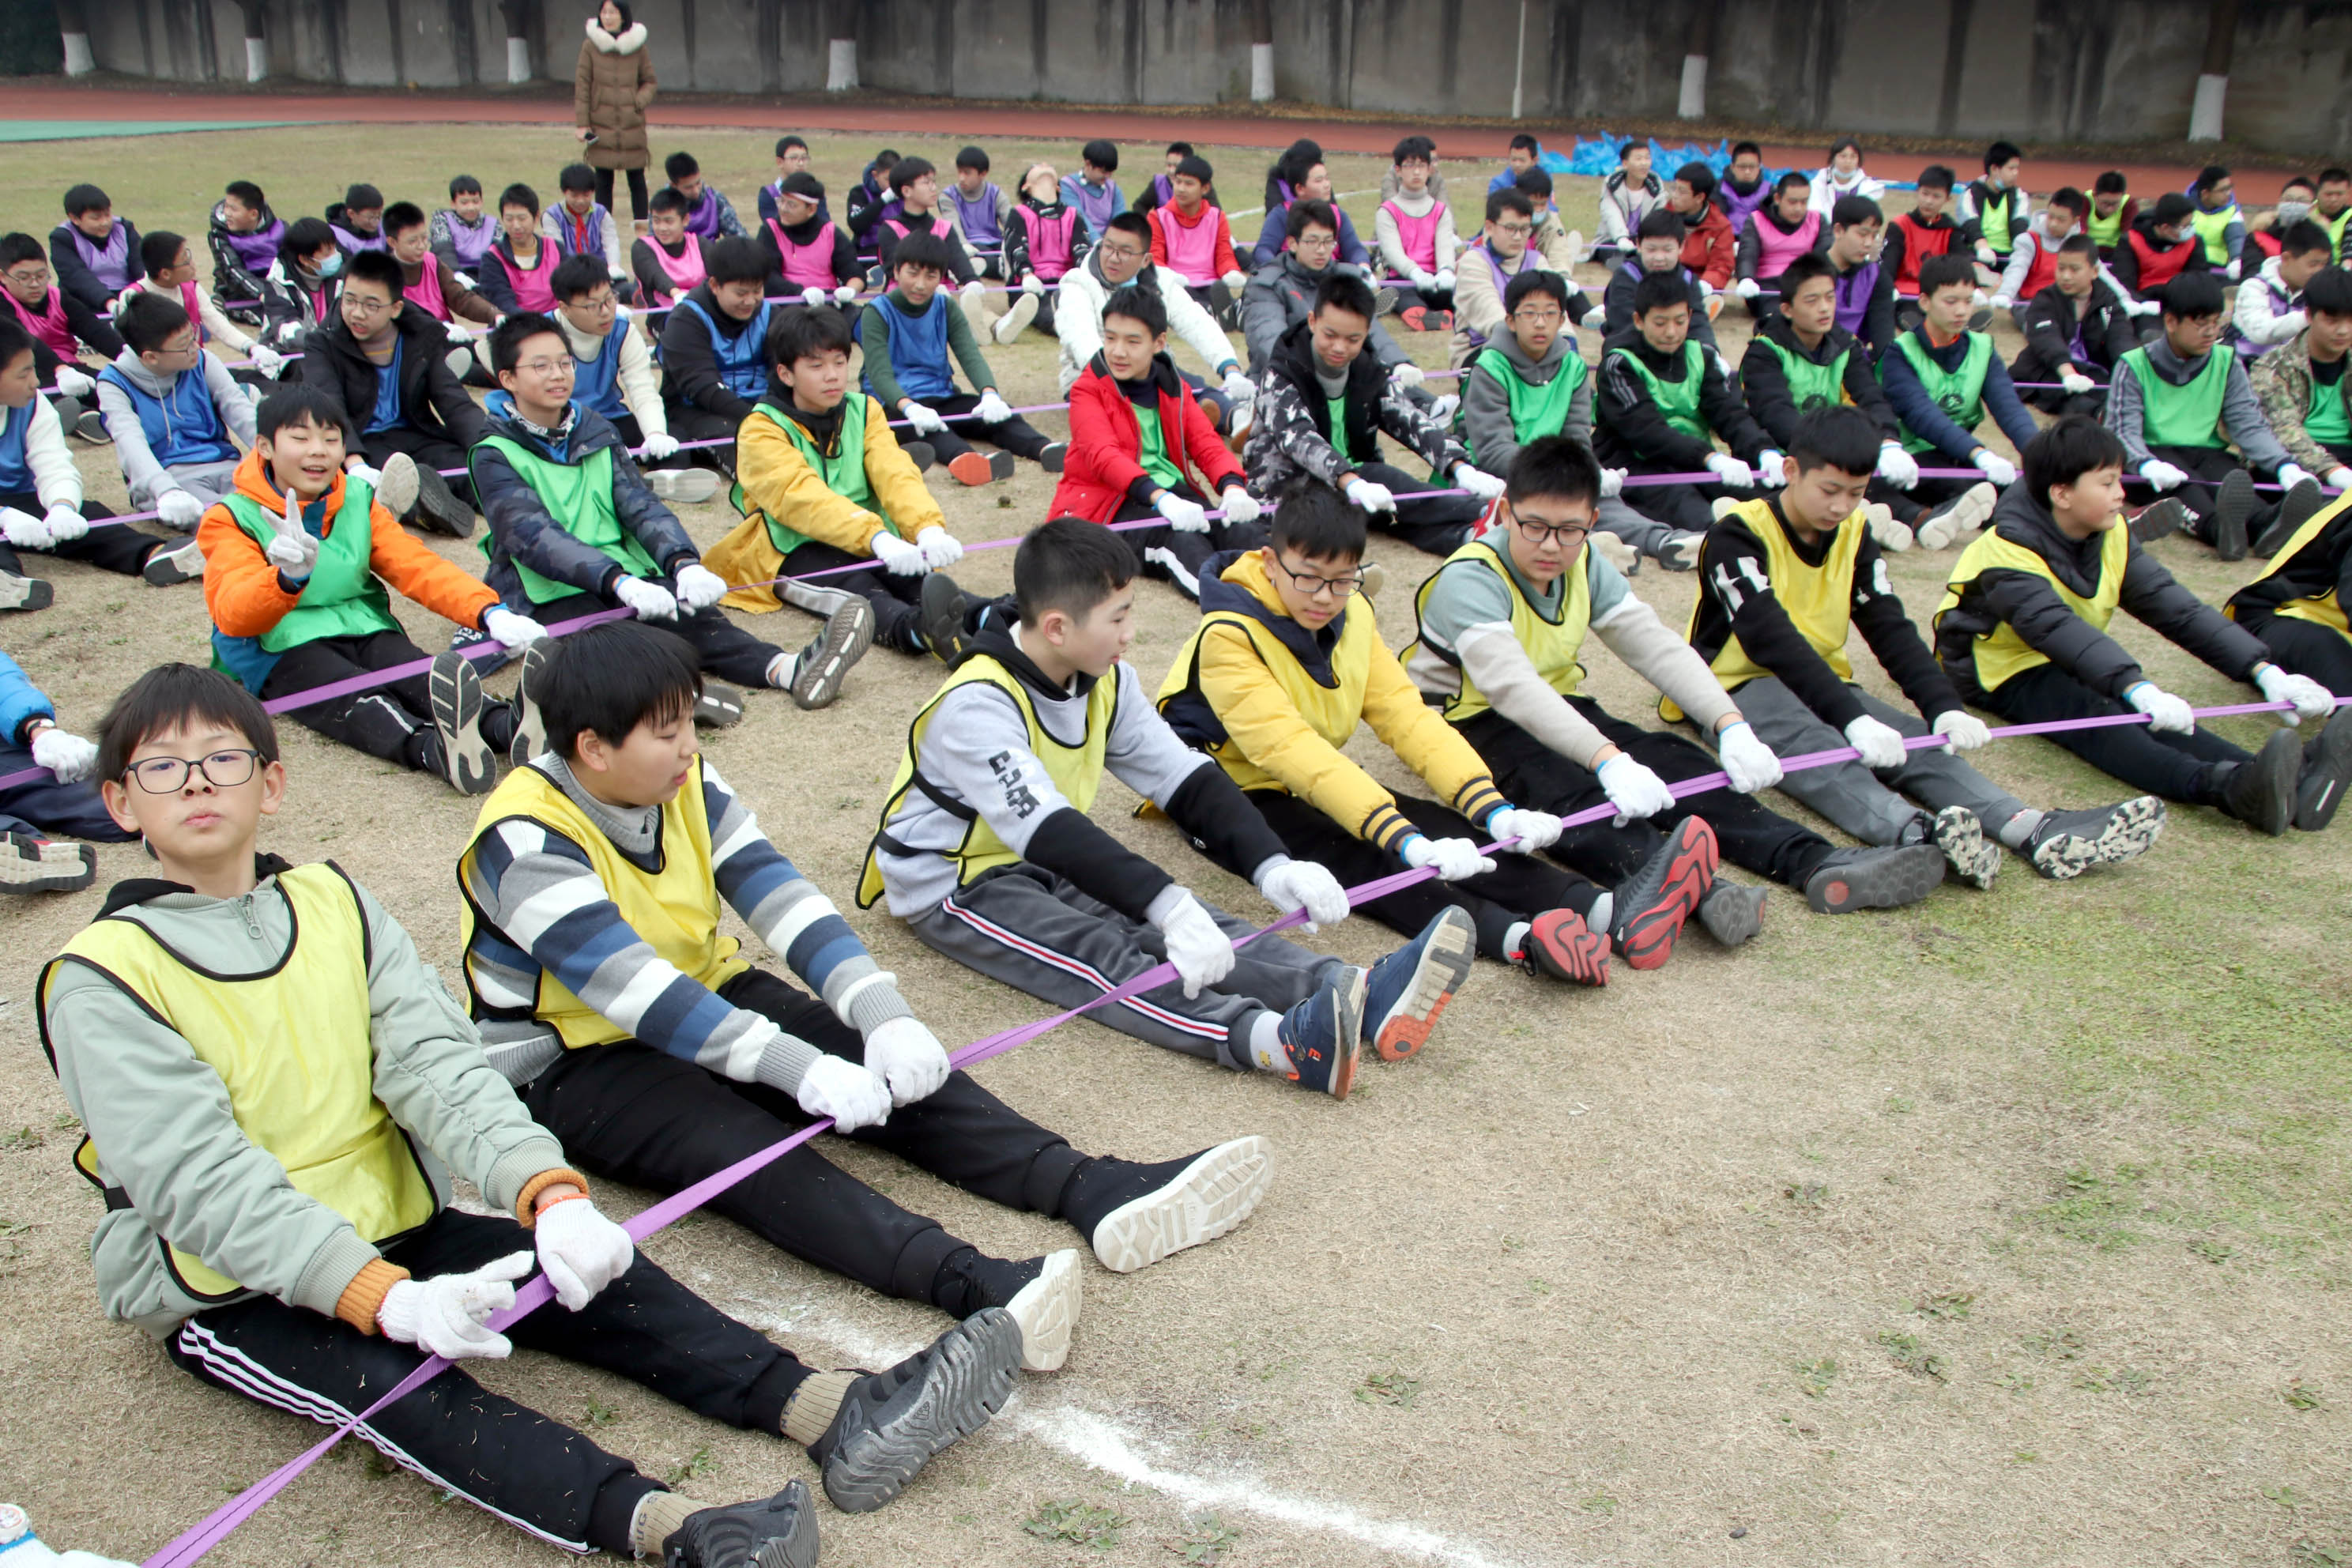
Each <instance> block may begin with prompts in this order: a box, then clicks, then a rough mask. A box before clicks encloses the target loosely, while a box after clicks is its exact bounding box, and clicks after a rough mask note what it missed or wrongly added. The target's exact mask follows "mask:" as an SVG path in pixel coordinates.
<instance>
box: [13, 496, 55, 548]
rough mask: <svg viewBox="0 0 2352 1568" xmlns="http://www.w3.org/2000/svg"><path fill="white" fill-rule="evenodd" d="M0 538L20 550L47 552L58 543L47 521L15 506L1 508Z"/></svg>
mask: <svg viewBox="0 0 2352 1568" xmlns="http://www.w3.org/2000/svg"><path fill="white" fill-rule="evenodd" d="M0 536H5V538H6V539H7V541H8V542H9V543H10V544H13V545H15V546H16V548H17V549H19V550H47V548H48V547H49V546H50V545H51V544H53V543H55V542H56V541H57V535H56V534H54V533H52V532H51V531H49V525H48V523H47V521H44V520H42V519H40V518H37V517H35V516H34V515H33V514H32V513H31V512H29V511H19V510H16V508H15V507H13V506H0Z"/></svg>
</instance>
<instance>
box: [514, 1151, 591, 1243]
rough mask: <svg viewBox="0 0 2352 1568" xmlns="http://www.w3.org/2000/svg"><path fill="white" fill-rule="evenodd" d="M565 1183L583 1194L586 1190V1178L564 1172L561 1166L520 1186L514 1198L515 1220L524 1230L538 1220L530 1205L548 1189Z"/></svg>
mask: <svg viewBox="0 0 2352 1568" xmlns="http://www.w3.org/2000/svg"><path fill="white" fill-rule="evenodd" d="M567 1182H568V1183H570V1184H572V1186H575V1187H578V1188H579V1189H580V1190H581V1191H582V1192H583V1193H584V1192H586V1191H587V1190H588V1178H587V1177H585V1176H583V1175H582V1174H581V1173H579V1172H577V1171H568V1170H565V1169H564V1168H563V1167H562V1166H561V1165H559V1166H557V1167H556V1168H555V1169H554V1170H551V1171H541V1173H539V1174H538V1175H536V1176H533V1177H532V1178H531V1179H530V1181H528V1182H525V1183H524V1184H522V1191H521V1192H520V1194H517V1195H516V1198H515V1218H516V1219H518V1220H520V1222H521V1223H522V1227H523V1228H524V1229H525V1230H529V1229H530V1227H531V1226H533V1225H534V1224H536V1223H537V1221H538V1219H539V1215H537V1214H535V1213H533V1212H532V1205H534V1204H536V1203H538V1202H539V1194H541V1193H543V1192H545V1191H547V1189H548V1188H550V1187H560V1186H562V1185H563V1184H565V1183H567Z"/></svg>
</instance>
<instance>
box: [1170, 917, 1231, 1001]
mask: <svg viewBox="0 0 2352 1568" xmlns="http://www.w3.org/2000/svg"><path fill="white" fill-rule="evenodd" d="M1160 936H1161V937H1162V938H1163V939H1164V945H1165V946H1166V947H1167V949H1168V962H1169V963H1172V964H1174V965H1175V966H1176V973H1177V974H1178V976H1179V977H1181V979H1182V980H1183V982H1184V995H1185V998H1186V999H1187V1000H1190V999H1191V998H1192V997H1195V996H1198V995H1199V994H1201V988H1202V986H1204V985H1214V984H1216V983H1217V982H1218V981H1220V980H1223V978H1224V977H1225V976H1226V975H1228V974H1231V973H1233V972H1234V939H1233V938H1231V937H1229V936H1227V935H1226V934H1225V931H1224V928H1223V926H1221V925H1219V924H1218V923H1217V922H1216V921H1215V919H1214V918H1213V917H1212V916H1211V915H1210V913H1209V911H1208V910H1204V909H1202V907H1201V900H1198V899H1196V898H1194V897H1193V896H1192V894H1190V893H1186V894H1184V895H1183V896H1182V897H1181V898H1180V899H1178V900H1176V902H1175V904H1174V906H1173V907H1172V908H1171V909H1170V910H1169V911H1168V912H1167V914H1166V915H1164V916H1162V917H1161V918H1160Z"/></svg>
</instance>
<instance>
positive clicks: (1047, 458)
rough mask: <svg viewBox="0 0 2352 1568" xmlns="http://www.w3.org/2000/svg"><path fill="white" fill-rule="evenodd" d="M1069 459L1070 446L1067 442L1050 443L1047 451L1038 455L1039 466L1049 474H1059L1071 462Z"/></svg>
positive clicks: (1046, 447) (1046, 444) (1047, 444)
mask: <svg viewBox="0 0 2352 1568" xmlns="http://www.w3.org/2000/svg"><path fill="white" fill-rule="evenodd" d="M1069 457H1070V444H1069V443H1068V442H1067V441H1048V442H1046V443H1045V450H1044V451H1042V452H1040V453H1038V454H1037V466H1038V467H1039V468H1043V469H1045V471H1046V472H1047V473H1049V474H1058V473H1060V472H1061V471H1062V468H1063V466H1064V465H1065V464H1066V463H1067V462H1068V461H1069Z"/></svg>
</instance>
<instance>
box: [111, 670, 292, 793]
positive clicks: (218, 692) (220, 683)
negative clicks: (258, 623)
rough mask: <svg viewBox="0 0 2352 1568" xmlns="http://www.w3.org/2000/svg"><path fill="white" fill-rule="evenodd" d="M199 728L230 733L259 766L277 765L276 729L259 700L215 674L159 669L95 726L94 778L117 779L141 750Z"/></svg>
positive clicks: (128, 691) (136, 683) (133, 684)
mask: <svg viewBox="0 0 2352 1568" xmlns="http://www.w3.org/2000/svg"><path fill="white" fill-rule="evenodd" d="M198 724H217V725H219V726H220V727H221V728H222V729H224V730H234V731H236V732H237V733H238V734H240V735H243V736H244V737H245V743H246V744H247V745H248V746H251V747H252V748H253V750H254V752H255V754H256V755H257V756H258V757H259V758H260V760H261V761H262V762H263V763H274V762H276V761H277V760H278V726H277V725H276V724H275V723H273V722H272V721H270V717H269V710H268V709H267V708H264V707H263V706H262V705H261V700H260V699H259V698H257V697H256V696H254V694H253V693H252V692H250V691H247V689H245V688H244V687H242V686H240V685H238V684H237V683H236V681H234V680H232V679H229V678H228V677H227V676H226V675H223V674H222V673H221V672H220V671H219V670H217V669H205V668H200V667H199V666H196V665H193V664H179V663H173V664H159V665H157V666H156V667H155V668H152V669H151V670H149V671H148V672H147V673H146V674H144V675H142V676H141V677H140V678H139V679H136V680H134V681H132V682H131V684H130V685H129V686H127V687H125V688H123V689H122V695H121V696H120V697H117V698H116V699H115V700H114V703H113V706H111V707H110V708H108V709H107V710H106V717H105V719H104V720H102V721H100V724H99V726H98V776H99V777H100V778H102V779H120V778H121V777H122V776H123V775H124V774H125V773H129V772H130V771H131V753H132V752H136V751H137V750H138V749H139V748H140V747H141V746H142V745H145V744H146V743H147V742H149V741H152V740H153V739H154V738H155V737H156V736H158V735H163V734H168V733H170V732H171V731H174V730H178V731H186V730H190V729H193V728H194V727H195V726H196V725H198Z"/></svg>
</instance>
